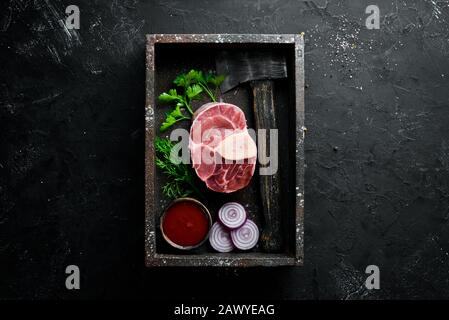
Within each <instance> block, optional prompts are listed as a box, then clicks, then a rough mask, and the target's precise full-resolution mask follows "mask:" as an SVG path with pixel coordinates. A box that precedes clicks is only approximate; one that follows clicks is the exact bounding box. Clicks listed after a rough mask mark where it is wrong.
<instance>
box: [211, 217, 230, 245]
mask: <svg viewBox="0 0 449 320" xmlns="http://www.w3.org/2000/svg"><path fill="white" fill-rule="evenodd" d="M209 242H210V245H211V246H212V248H214V249H215V250H217V251H218V252H229V251H232V249H234V245H233V243H232V240H231V235H230V234H229V232H228V230H226V229H225V228H224V227H223V226H222V225H221V224H220V223H218V222H215V223H214V224H213V226H212V228H211V229H210V234H209Z"/></svg>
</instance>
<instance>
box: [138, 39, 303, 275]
mask: <svg viewBox="0 0 449 320" xmlns="http://www.w3.org/2000/svg"><path fill="white" fill-rule="evenodd" d="M232 48H245V49H248V50H258V49H261V48H263V49H264V50H266V49H267V48H268V49H269V50H273V51H281V52H282V53H283V54H285V56H286V58H287V63H288V66H287V70H288V78H287V79H282V80H276V83H275V88H274V92H275V104H276V108H277V119H278V122H279V124H278V126H279V141H280V143H279V148H280V150H279V151H280V154H282V155H284V156H283V157H282V158H279V170H280V177H281V181H282V186H281V194H282V199H281V200H282V201H281V203H279V208H278V210H279V212H280V213H281V214H282V215H283V226H282V227H283V228H282V230H283V237H284V240H285V241H284V243H285V248H284V249H283V251H282V253H266V252H262V251H261V250H260V249H258V248H255V249H254V250H253V251H251V252H248V253H239V252H232V253H227V254H223V253H216V252H214V251H213V250H212V249H211V248H210V247H208V244H205V245H203V246H202V247H201V248H198V249H196V250H194V251H189V252H180V251H177V250H176V249H173V248H171V247H169V246H168V245H167V244H166V243H165V242H164V240H163V239H162V236H161V232H160V230H159V219H160V216H161V214H162V212H163V210H164V208H165V207H166V205H167V204H168V203H169V202H170V201H169V199H166V198H165V197H164V195H163V194H162V192H161V187H162V185H163V183H164V179H165V177H164V176H163V174H162V173H160V172H159V170H156V168H155V164H154V147H153V140H154V137H155V136H168V134H161V133H160V132H159V126H160V124H161V123H162V119H163V116H164V114H165V112H166V111H167V108H166V107H164V106H160V105H159V104H158V102H157V97H158V95H159V94H160V93H161V92H163V91H166V90H168V89H169V88H170V87H171V81H172V80H173V79H174V78H175V76H176V74H178V73H180V72H182V71H188V70H190V69H200V70H213V69H215V53H216V52H217V50H222V49H232ZM223 100H224V101H226V102H229V103H234V104H236V105H238V106H239V107H241V108H242V109H243V111H244V112H245V114H246V116H247V120H248V127H250V128H251V127H254V125H253V124H254V119H253V118H252V117H253V116H252V111H251V95H250V92H249V88H245V87H244V86H240V87H239V88H237V89H235V90H234V91H231V92H228V93H226V94H224V95H223ZM200 104H201V103H200ZM196 107H198V105H197V106H196ZM145 108H146V109H145V111H146V113H145V129H146V135H145V263H146V265H147V266H149V267H150V266H224V267H226V266H228V267H229V266H232V267H250V266H294V265H302V264H303V247H304V236H303V234H304V41H303V37H302V35H299V34H282V35H265V34H257V35H256V34H241V35H238V34H201V35H200V34H196V35H195V34H170V35H169V34H154V35H148V36H147V43H146V106H145ZM184 127H185V128H188V124H187V123H185V124H184ZM258 190H259V188H258V168H256V173H255V175H254V177H253V179H252V181H251V183H250V185H249V186H248V187H246V188H244V189H242V190H240V191H238V192H235V193H232V194H226V195H225V194H217V193H213V192H210V193H208V194H207V200H206V201H205V202H204V201H203V202H204V203H205V205H206V206H207V207H208V208H209V209H210V211H211V213H212V214H213V215H214V216H213V218H215V215H216V212H217V211H218V208H219V207H220V206H221V205H222V204H223V203H225V202H227V201H239V202H241V203H244V204H247V211H248V214H249V215H250V217H251V218H252V219H254V220H255V221H256V223H258V225H259V226H260V225H261V223H263V221H261V217H260V215H261V213H260V212H259V211H260V210H259V209H260V207H259V206H260V200H258V198H260V194H259V192H258ZM262 227H263V225H262Z"/></svg>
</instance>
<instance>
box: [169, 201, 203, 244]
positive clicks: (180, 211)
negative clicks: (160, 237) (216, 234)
mask: <svg viewBox="0 0 449 320" xmlns="http://www.w3.org/2000/svg"><path fill="white" fill-rule="evenodd" d="M209 227H210V222H209V218H208V215H207V214H206V213H205V212H204V210H203V208H201V206H200V205H199V204H197V203H195V202H193V201H189V200H184V201H179V202H175V203H173V204H172V205H171V206H170V207H169V208H168V209H167V211H166V212H165V214H164V217H163V221H162V232H163V233H164V235H165V236H166V237H167V238H168V239H169V240H170V241H172V242H173V243H175V244H176V245H178V246H181V247H191V246H196V245H198V244H200V243H201V242H202V241H203V240H204V239H205V238H206V236H207V233H208V232H209Z"/></svg>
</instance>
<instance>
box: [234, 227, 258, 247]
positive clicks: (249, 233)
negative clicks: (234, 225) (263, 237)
mask: <svg viewBox="0 0 449 320" xmlns="http://www.w3.org/2000/svg"><path fill="white" fill-rule="evenodd" d="M231 239H232V242H233V243H234V245H235V246H236V247H237V248H238V249H240V250H249V249H252V248H254V246H255V245H256V244H257V241H258V240H259V228H257V225H256V224H255V223H254V222H253V221H251V220H249V219H247V220H246V222H245V223H244V224H243V226H241V227H240V228H238V229H235V230H232V231H231Z"/></svg>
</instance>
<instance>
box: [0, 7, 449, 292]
mask: <svg viewBox="0 0 449 320" xmlns="http://www.w3.org/2000/svg"><path fill="white" fill-rule="evenodd" d="M69 4H77V5H78V6H79V8H80V10H81V29H80V30H78V31H77V30H71V31H67V32H66V31H65V30H64V28H63V25H61V22H62V21H64V20H65V17H66V15H65V8H66V6H67V5H69ZM368 4H377V5H378V6H379V7H380V13H381V28H380V30H367V29H366V27H365V19H366V17H367V16H368V15H367V14H365V8H366V6H367V5H368ZM0 6H1V11H0V14H1V20H0V50H1V51H0V52H1V53H0V57H1V64H0V68H1V69H0V80H1V82H0V128H1V131H0V152H1V153H0V298H2V299H4V298H24V299H42V298H70V299H78V298H141V297H148V298H158V299H168V298H171V299H173V298H180V299H185V300H184V301H189V300H190V299H194V298H222V299H226V298H231V297H234V298H242V297H245V298H290V299H328V298H337V299H358V298H362V299H371V298H394V299H397V298H426V299H427V298H449V221H448V220H449V174H448V170H449V131H448V130H449V128H448V125H449V112H448V108H449V82H448V79H449V61H448V58H449V3H448V1H438V0H435V1H424V0H421V1H418V0H415V1H384V0H376V1H365V0H364V1H356V0H354V1H344V0H341V1H330V2H329V3H327V2H325V1H297V0H294V1H293V0H287V1H268V0H260V1H251V2H250V1H241V0H230V1H205V0H199V1H180V0H179V1H173V0H170V1H135V0H127V1H126V0H125V1H118V0H114V1H100V0H96V1H95V0H93V1H81V0H75V1H72V0H70V1H65V0H64V1H57V0H43V1H37V0H36V1H31V0H28V1H27V0H8V1H2V2H1V4H0ZM300 32H305V39H306V54H305V61H306V68H305V69H306V96H305V101H306V126H307V129H308V131H307V142H306V163H307V169H306V177H305V185H306V197H305V204H306V210H305V221H306V222H305V265H304V267H301V268H278V269H248V270H241V269H226V270H225V269H202V270H198V269H181V268H175V269H151V270H150V269H146V268H145V267H144V264H143V261H144V228H143V226H144V178H143V176H144V164H143V161H144V77H145V74H144V62H145V60H144V35H145V34H147V33H300ZM179 54H182V52H180V53H179ZM69 264H76V265H78V266H79V267H80V269H81V290H78V291H76V290H72V291H68V290H66V289H65V286H64V281H65V277H66V275H65V273H64V270H65V267H66V266H67V265H69ZM369 264H376V265H378V266H379V267H380V271H381V289H380V290H378V291H368V290H367V289H365V287H364V285H363V283H364V279H365V277H366V275H365V273H364V271H365V268H366V266H367V265H369Z"/></svg>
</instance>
